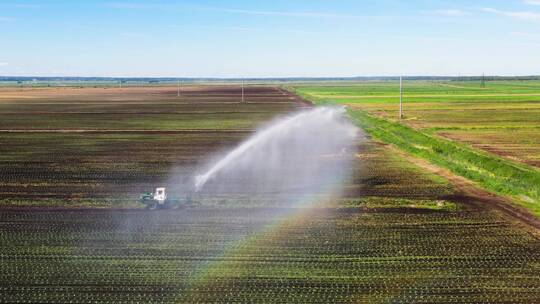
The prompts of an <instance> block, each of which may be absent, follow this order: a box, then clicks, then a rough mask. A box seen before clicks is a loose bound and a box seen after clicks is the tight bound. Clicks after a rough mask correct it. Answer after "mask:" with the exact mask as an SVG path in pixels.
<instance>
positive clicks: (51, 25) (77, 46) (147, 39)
mask: <svg viewBox="0 0 540 304" xmlns="http://www.w3.org/2000/svg"><path fill="white" fill-rule="evenodd" d="M483 73H485V74H487V75H538V74H540V0H453V1H449V0H407V1H404V0H272V1H253V0H229V1H219V0H197V1H195V0H184V1H172V0H156V1H150V0H146V1H136V0H133V1H130V0H126V1H107V0H87V1H73V0H39V1H30V0H25V1H24V0H19V1H18V0H0V75H3V76H108V77H347V76H395V75H405V76H412V75H448V76H454V75H455V76H458V75H462V76H464V75H480V74H483Z"/></svg>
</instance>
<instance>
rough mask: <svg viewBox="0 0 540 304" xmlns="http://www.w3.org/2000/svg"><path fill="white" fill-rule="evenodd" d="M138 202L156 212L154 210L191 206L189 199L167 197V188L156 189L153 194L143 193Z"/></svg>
mask: <svg viewBox="0 0 540 304" xmlns="http://www.w3.org/2000/svg"><path fill="white" fill-rule="evenodd" d="M139 202H140V203H141V204H144V205H146V208H147V209H150V210H156V209H178V208H180V207H184V206H188V205H193V201H192V200H191V197H190V196H188V197H186V198H183V199H180V198H171V197H168V196H167V188H165V187H159V188H156V191H155V192H154V193H152V192H145V193H142V194H141V195H140V196H139Z"/></svg>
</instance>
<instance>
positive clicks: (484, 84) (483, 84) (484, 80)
mask: <svg viewBox="0 0 540 304" xmlns="http://www.w3.org/2000/svg"><path fill="white" fill-rule="evenodd" d="M480 87H481V88H485V87H486V74H482V83H481V84H480Z"/></svg>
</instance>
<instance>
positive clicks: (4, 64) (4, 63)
mask: <svg viewBox="0 0 540 304" xmlns="http://www.w3.org/2000/svg"><path fill="white" fill-rule="evenodd" d="M6 65H9V63H7V62H0V66H6Z"/></svg>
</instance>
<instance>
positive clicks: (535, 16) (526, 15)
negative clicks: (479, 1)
mask: <svg viewBox="0 0 540 304" xmlns="http://www.w3.org/2000/svg"><path fill="white" fill-rule="evenodd" d="M482 11H484V12H486V13H492V14H497V15H501V16H505V17H510V18H515V19H521V20H527V21H538V22H540V13H535V12H530V11H519V12H517V11H503V10H498V9H495V8H490V7H487V8H482Z"/></svg>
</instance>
